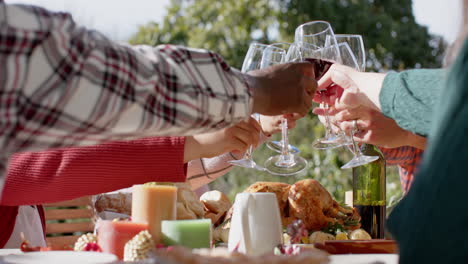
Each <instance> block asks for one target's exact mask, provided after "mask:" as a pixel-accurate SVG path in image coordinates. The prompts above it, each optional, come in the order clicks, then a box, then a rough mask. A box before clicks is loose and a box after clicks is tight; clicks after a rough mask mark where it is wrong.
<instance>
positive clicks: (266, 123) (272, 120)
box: [260, 114, 304, 137]
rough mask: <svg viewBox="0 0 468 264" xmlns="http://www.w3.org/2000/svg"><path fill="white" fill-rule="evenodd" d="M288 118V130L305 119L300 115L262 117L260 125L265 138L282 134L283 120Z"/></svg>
mask: <svg viewBox="0 0 468 264" xmlns="http://www.w3.org/2000/svg"><path fill="white" fill-rule="evenodd" d="M283 117H284V118H286V120H287V121H288V129H292V128H295V127H296V120H298V119H300V118H302V117H304V116H303V115H300V114H285V115H277V116H263V115H261V116H260V125H261V126H262V129H263V133H264V134H265V136H267V137H270V136H271V135H273V134H276V133H279V132H281V119H282V118H283Z"/></svg>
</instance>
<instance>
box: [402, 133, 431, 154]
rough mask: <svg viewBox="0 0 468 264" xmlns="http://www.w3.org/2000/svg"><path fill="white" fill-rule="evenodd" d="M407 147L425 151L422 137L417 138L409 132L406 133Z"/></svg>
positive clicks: (424, 141) (424, 142)
mask: <svg viewBox="0 0 468 264" xmlns="http://www.w3.org/2000/svg"><path fill="white" fill-rule="evenodd" d="M407 134H408V136H407V144H406V145H407V146H411V147H415V148H418V149H422V150H424V149H426V141H427V140H426V138H425V137H422V136H418V135H416V134H413V133H411V132H409V131H408V132H407Z"/></svg>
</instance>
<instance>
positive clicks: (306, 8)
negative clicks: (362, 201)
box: [130, 0, 445, 204]
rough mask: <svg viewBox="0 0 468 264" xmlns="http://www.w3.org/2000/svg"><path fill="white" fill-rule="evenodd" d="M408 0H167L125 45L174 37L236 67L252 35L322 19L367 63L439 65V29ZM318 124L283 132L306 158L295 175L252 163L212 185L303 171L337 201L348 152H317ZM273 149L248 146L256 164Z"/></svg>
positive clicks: (265, 37)
mask: <svg viewBox="0 0 468 264" xmlns="http://www.w3.org/2000/svg"><path fill="white" fill-rule="evenodd" d="M411 4H412V3H411V0H273V1H269V0H224V1H218V0H172V2H171V4H170V6H169V7H168V9H167V15H166V17H165V18H164V21H163V22H162V23H161V24H158V23H153V22H152V23H148V24H147V25H144V26H141V27H140V28H139V31H138V32H137V33H136V34H135V35H134V36H133V37H132V38H131V40H130V43H132V44H147V45H158V44H180V45H186V46H190V47H193V48H205V49H210V50H213V51H215V52H218V53H219V54H221V55H222V57H224V58H225V59H226V60H227V62H228V63H229V64H230V65H233V66H234V67H237V68H239V67H240V66H241V65H242V61H243V58H244V56H245V53H246V51H247V48H248V45H249V43H251V42H252V41H257V42H263V43H272V42H278V41H291V40H292V39H293V34H294V29H295V28H296V27H297V26H298V25H300V24H302V23H304V22H307V21H310V20H327V21H330V22H331V24H332V25H333V27H334V29H335V32H337V33H355V34H362V35H363V36H364V41H365V45H366V48H367V51H368V56H367V57H368V68H369V69H371V70H377V71H381V70H387V69H396V70H399V69H404V68H414V67H416V68H417V67H438V66H440V64H441V63H440V62H441V57H442V54H443V52H444V49H445V43H444V42H443V40H442V39H441V37H439V36H434V35H430V34H429V33H428V30H427V28H426V27H424V26H421V25H418V24H417V23H416V22H415V19H414V15H413V13H412V5H411ZM323 134H324V130H323V126H322V125H320V124H319V122H318V120H317V119H316V118H315V117H314V116H312V115H310V116H309V117H306V118H304V119H302V120H300V121H299V122H298V126H297V127H296V128H295V129H293V130H292V131H291V132H290V142H291V143H292V144H294V145H296V146H298V147H299V148H300V149H301V151H302V153H301V155H302V156H303V157H304V158H306V159H307V160H308V161H309V167H308V169H307V171H306V172H304V173H303V174H301V175H299V176H293V177H278V176H272V175H269V174H268V173H264V172H258V171H254V170H248V169H242V168H235V169H233V170H232V171H231V172H230V173H229V175H227V176H225V177H222V178H220V179H218V180H216V181H215V182H213V183H212V187H213V188H215V189H219V190H222V191H224V192H226V193H229V194H230V196H231V198H232V197H233V196H234V194H235V193H237V192H240V191H242V190H243V189H245V188H246V187H247V186H248V185H250V184H252V183H254V182H256V181H282V182H288V183H293V182H295V181H297V180H300V179H303V178H313V179H317V180H318V181H320V183H322V185H323V186H325V188H327V190H328V191H330V193H332V195H333V196H334V197H335V198H337V199H338V200H339V201H343V200H344V199H343V196H344V192H345V191H347V190H351V177H352V176H351V170H341V169H340V166H341V165H343V164H344V163H345V162H346V161H348V160H349V159H350V158H351V155H350V153H349V152H348V151H347V150H345V149H343V148H341V149H336V150H328V151H321V150H316V149H313V148H312V146H311V145H312V142H313V140H314V139H315V138H318V137H321V136H322V135H323ZM274 154H275V153H274V152H272V151H270V150H268V149H267V147H265V146H261V147H260V148H259V149H257V150H256V151H255V153H254V157H255V160H256V161H257V162H258V163H259V164H263V162H264V161H265V160H266V159H267V158H268V157H269V156H271V155H274ZM401 195H402V192H401V187H400V184H399V178H398V173H397V170H396V169H395V168H387V200H388V201H387V202H388V204H390V203H393V201H397V200H398V199H399V197H401Z"/></svg>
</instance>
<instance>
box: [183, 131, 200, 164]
mask: <svg viewBox="0 0 468 264" xmlns="http://www.w3.org/2000/svg"><path fill="white" fill-rule="evenodd" d="M201 150H202V148H201V144H200V143H199V142H198V140H196V138H195V136H187V137H185V145H184V163H187V162H189V161H191V160H195V159H199V158H201V157H202V153H201Z"/></svg>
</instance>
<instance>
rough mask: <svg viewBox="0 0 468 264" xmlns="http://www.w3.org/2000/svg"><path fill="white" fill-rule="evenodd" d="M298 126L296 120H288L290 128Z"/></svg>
mask: <svg viewBox="0 0 468 264" xmlns="http://www.w3.org/2000/svg"><path fill="white" fill-rule="evenodd" d="M295 127H296V121H295V120H288V130H289V129H293V128H295Z"/></svg>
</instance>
